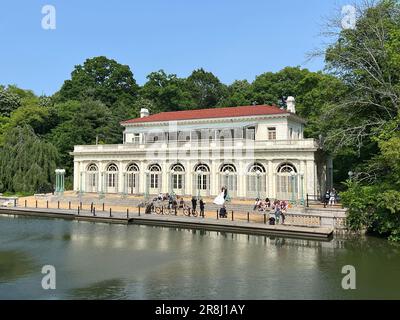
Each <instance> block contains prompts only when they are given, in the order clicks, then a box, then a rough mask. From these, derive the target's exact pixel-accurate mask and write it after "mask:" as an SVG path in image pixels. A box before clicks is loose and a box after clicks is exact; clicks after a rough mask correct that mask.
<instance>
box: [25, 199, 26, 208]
mask: <svg viewBox="0 0 400 320" xmlns="http://www.w3.org/2000/svg"><path fill="white" fill-rule="evenodd" d="M25 208H26V200H25Z"/></svg>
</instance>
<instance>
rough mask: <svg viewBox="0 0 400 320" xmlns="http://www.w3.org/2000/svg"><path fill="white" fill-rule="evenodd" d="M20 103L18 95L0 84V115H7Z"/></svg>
mask: <svg viewBox="0 0 400 320" xmlns="http://www.w3.org/2000/svg"><path fill="white" fill-rule="evenodd" d="M20 105H21V99H20V97H19V96H18V95H17V94H15V93H13V92H12V91H11V90H10V88H7V89H6V88H5V87H3V86H0V116H1V117H9V116H10V114H11V112H12V111H14V110H16V109H17V108H18V107H19V106H20Z"/></svg>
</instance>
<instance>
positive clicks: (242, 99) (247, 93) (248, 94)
mask: <svg viewBox="0 0 400 320" xmlns="http://www.w3.org/2000/svg"><path fill="white" fill-rule="evenodd" d="M253 102H254V100H252V85H251V84H250V83H249V82H248V81H247V80H236V81H234V82H233V83H232V84H231V85H230V86H228V87H227V94H226V96H225V97H224V98H223V100H222V101H220V102H219V104H218V105H219V106H222V107H236V106H248V105H251V104H252V103H253Z"/></svg>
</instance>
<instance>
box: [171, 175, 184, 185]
mask: <svg viewBox="0 0 400 320" xmlns="http://www.w3.org/2000/svg"><path fill="white" fill-rule="evenodd" d="M172 187H173V188H174V189H182V188H183V177H182V175H180V174H179V175H178V174H174V175H173V176H172Z"/></svg>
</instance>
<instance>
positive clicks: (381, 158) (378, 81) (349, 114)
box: [324, 0, 400, 241]
mask: <svg viewBox="0 0 400 320" xmlns="http://www.w3.org/2000/svg"><path fill="white" fill-rule="evenodd" d="M358 15H359V18H358V21H357V23H356V26H355V28H354V29H346V30H340V31H339V33H338V40H337V41H336V42H335V43H333V44H332V45H330V46H329V47H328V48H327V51H326V60H327V64H328V68H329V70H330V71H331V72H332V73H334V74H336V75H337V76H338V77H339V78H341V79H342V81H343V82H344V83H345V84H346V85H347V87H348V88H349V90H348V91H347V92H346V95H345V97H344V99H343V100H342V101H341V102H340V103H338V104H337V105H336V106H335V107H334V108H332V109H331V110H326V114H324V117H325V119H326V120H327V121H329V122H331V128H330V130H329V135H328V136H327V141H328V142H330V144H331V145H332V146H334V148H335V150H336V151H339V152H340V151H343V150H346V149H347V150H353V151H354V150H355V149H356V150H358V155H359V159H357V160H358V161H354V162H353V166H354V169H353V171H355V173H356V174H355V176H354V178H353V179H352V180H351V181H347V182H346V184H345V186H346V187H347V191H345V192H343V194H342V199H343V203H344V205H345V206H347V207H348V208H349V214H348V219H347V222H348V226H349V227H350V228H351V229H353V230H360V229H362V228H367V230H369V231H372V232H375V233H378V234H379V235H382V236H387V237H388V238H389V239H391V240H394V241H400V166H399V163H400V113H399V110H400V100H399V97H400V86H399V83H400V69H399V67H400V55H399V49H400V3H399V2H398V1H394V0H382V1H378V2H376V3H374V4H373V5H368V4H367V5H365V6H363V7H360V8H359V14H358ZM332 120H333V121H332Z"/></svg>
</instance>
